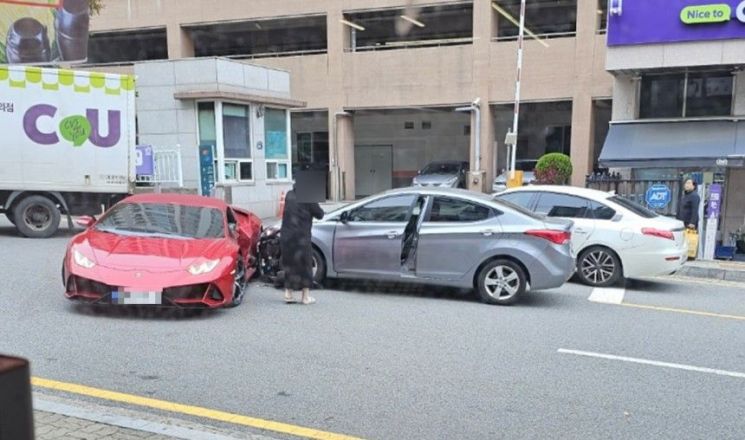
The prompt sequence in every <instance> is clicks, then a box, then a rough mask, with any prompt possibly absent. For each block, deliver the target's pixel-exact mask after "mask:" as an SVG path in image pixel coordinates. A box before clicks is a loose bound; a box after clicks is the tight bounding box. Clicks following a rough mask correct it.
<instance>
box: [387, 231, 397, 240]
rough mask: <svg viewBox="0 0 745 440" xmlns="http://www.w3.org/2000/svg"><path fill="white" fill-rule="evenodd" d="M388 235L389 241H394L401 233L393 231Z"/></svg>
mask: <svg viewBox="0 0 745 440" xmlns="http://www.w3.org/2000/svg"><path fill="white" fill-rule="evenodd" d="M386 235H387V236H388V238H389V239H391V240H393V239H395V238H398V236H399V233H398V232H396V231H391V232H389V233H387V234H386Z"/></svg>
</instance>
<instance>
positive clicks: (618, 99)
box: [612, 74, 639, 121]
mask: <svg viewBox="0 0 745 440" xmlns="http://www.w3.org/2000/svg"><path fill="white" fill-rule="evenodd" d="M638 83H639V82H638V81H637V80H636V79H634V78H633V77H632V76H630V75H624V74H616V75H615V77H614V78H613V116H612V120H613V121H630V120H632V119H636V115H637V112H636V109H637V108H638V107H639V106H638V104H637V100H638V94H637V86H638Z"/></svg>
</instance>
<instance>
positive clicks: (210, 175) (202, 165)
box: [199, 144, 215, 196]
mask: <svg viewBox="0 0 745 440" xmlns="http://www.w3.org/2000/svg"><path fill="white" fill-rule="evenodd" d="M214 148H215V146H214V145H211V144H203V145H200V146H199V171H200V175H201V176H202V178H201V190H202V195H203V196H210V195H211V193H212V188H214V187H215V155H214V152H213V150H214Z"/></svg>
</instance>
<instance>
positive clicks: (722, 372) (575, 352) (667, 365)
mask: <svg viewBox="0 0 745 440" xmlns="http://www.w3.org/2000/svg"><path fill="white" fill-rule="evenodd" d="M558 352H559V353H562V354H573V355H576V356H586V357H593V358H600V359H609V360H612V361H621V362H631V363H634V364H643V365H652V366H655V367H663V368H675V369H678V370H686V371H695V372H697V373H707V374H716V375H719V376H729V377H736V378H738V379H745V373H740V372H737V371H727V370H717V369H716V368H706V367H696V366H693V365H685V364H674V363H671V362H661V361H653V360H650V359H641V358H633V357H627V356H616V355H613V354H604V353H595V352H592V351H581V350H568V349H565V348H560V349H559V350H558Z"/></svg>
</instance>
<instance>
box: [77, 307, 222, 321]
mask: <svg viewBox="0 0 745 440" xmlns="http://www.w3.org/2000/svg"><path fill="white" fill-rule="evenodd" d="M68 307H70V309H71V310H72V311H73V312H74V313H77V314H80V315H86V316H94V317H97V318H107V319H146V320H160V321H173V320H184V319H189V320H195V319H202V320H205V319H211V318H215V317H217V316H218V315H219V314H220V310H210V309H179V308H172V307H146V306H116V305H93V304H69V305H68Z"/></svg>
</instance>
